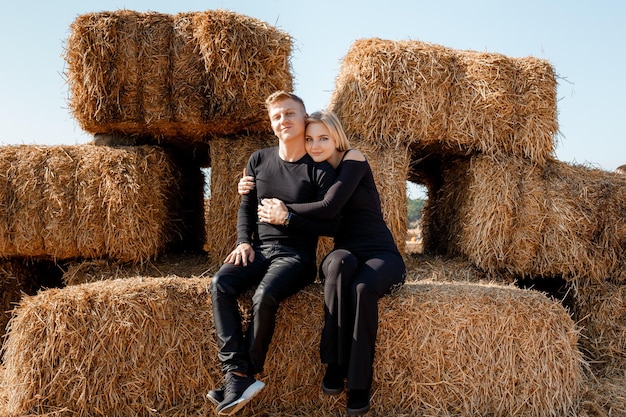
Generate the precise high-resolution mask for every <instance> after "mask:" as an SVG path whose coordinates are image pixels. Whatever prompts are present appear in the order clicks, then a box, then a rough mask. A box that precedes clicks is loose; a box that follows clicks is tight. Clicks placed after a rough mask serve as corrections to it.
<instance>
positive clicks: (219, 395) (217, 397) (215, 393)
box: [206, 387, 224, 405]
mask: <svg viewBox="0 0 626 417" xmlns="http://www.w3.org/2000/svg"><path fill="white" fill-rule="evenodd" d="M206 397H207V398H208V399H209V400H211V402H212V403H213V404H215V405H220V403H221V402H222V401H224V387H220V388H218V389H212V390H211V391H209V393H208V394H207V395H206Z"/></svg>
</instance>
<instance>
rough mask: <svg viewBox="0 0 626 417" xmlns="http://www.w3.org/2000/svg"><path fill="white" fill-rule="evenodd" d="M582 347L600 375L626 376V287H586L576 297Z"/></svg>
mask: <svg viewBox="0 0 626 417" xmlns="http://www.w3.org/2000/svg"><path fill="white" fill-rule="evenodd" d="M574 299H575V307H574V309H573V310H574V311H573V317H574V320H576V321H577V322H578V324H579V325H580V326H581V327H582V328H583V334H584V336H585V337H584V338H582V339H581V341H580V344H581V348H582V349H583V350H584V351H585V353H586V356H587V357H588V358H589V360H590V363H591V366H592V369H593V371H594V373H595V374H596V375H598V376H607V375H608V376H616V375H617V376H620V375H621V376H622V377H626V285H623V284H622V285H616V284H612V283H607V282H603V283H601V284H587V285H583V286H580V287H578V288H577V289H576V291H575V294H574Z"/></svg>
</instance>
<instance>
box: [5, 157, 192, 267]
mask: <svg viewBox="0 0 626 417" xmlns="http://www.w3.org/2000/svg"><path fill="white" fill-rule="evenodd" d="M0 160H2V162H0V164H1V165H3V166H4V167H5V168H6V169H7V170H6V171H5V172H6V174H5V175H6V176H5V177H3V181H5V184H6V185H7V187H6V190H5V192H4V195H3V196H2V197H3V200H2V203H3V207H2V209H0V216H1V217H0V224H2V225H3V227H2V232H3V233H2V234H0V241H1V242H2V243H0V248H3V249H5V250H6V252H1V253H0V256H5V257H6V256H20V257H26V258H52V259H68V258H78V257H85V258H96V257H102V256H110V257H112V258H115V259H118V260H122V261H127V262H143V261H146V260H148V259H150V258H152V257H154V256H155V255H157V254H158V253H159V251H161V250H163V249H164V248H165V246H166V245H167V244H168V243H169V241H171V240H174V239H175V237H174V232H175V225H174V219H172V218H170V216H172V215H174V216H175V213H170V206H171V204H172V203H171V202H172V200H173V198H174V196H175V194H174V193H175V192H176V190H177V187H179V183H180V178H178V176H177V173H176V172H175V169H174V166H173V163H172V161H171V160H170V158H169V157H168V155H167V154H166V153H165V152H163V151H162V150H160V149H159V148H156V147H148V146H142V147H131V148H124V149H122V148H115V149H114V148H103V147H98V146H90V145H78V146H49V147H43V146H30V145H18V146H9V147H4V148H1V149H0ZM172 217H173V216H172Z"/></svg>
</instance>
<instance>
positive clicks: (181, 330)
mask: <svg viewBox="0 0 626 417" xmlns="http://www.w3.org/2000/svg"><path fill="white" fill-rule="evenodd" d="M247 307H249V306H247ZM210 316H211V297H210V294H209V291H208V281H207V280H205V279H201V278H177V277H171V278H159V279H153V278H127V279H123V280H117V281H99V282H94V283H89V284H82V285H74V286H70V287H67V288H65V289H62V290H56V289H54V290H48V291H45V292H42V293H40V294H38V295H37V296H34V297H27V298H26V299H25V300H24V301H23V302H22V304H21V305H20V307H19V308H18V309H17V310H16V315H15V318H14V319H13V320H12V321H11V323H10V328H11V329H10V330H11V331H10V333H9V338H8V339H7V342H6V344H5V348H4V354H5V364H6V368H5V380H4V383H3V385H2V388H3V390H2V392H0V398H3V397H4V398H6V402H5V404H4V408H5V410H4V412H5V413H6V415H31V414H41V413H46V414H49V413H54V414H56V413H60V414H62V415H65V414H68V415H69V414H72V415H154V414H155V413H156V414H159V415H206V414H207V413H211V412H212V405H211V403H210V402H209V401H207V400H206V398H205V397H204V396H205V394H206V392H207V390H208V389H210V388H211V387H214V386H216V385H217V384H219V381H220V380H221V371H220V369H219V363H218V361H217V360H216V357H217V345H216V343H215V334H214V332H215V330H214V328H213V326H212V321H211V319H210ZM380 316H381V317H380V321H381V327H380V332H379V338H378V347H379V348H378V349H379V353H378V357H377V358H378V359H377V361H376V364H375V370H374V386H373V388H374V389H373V393H374V400H373V407H374V410H375V412H378V413H379V414H386V415H422V414H429V415H430V414H446V415H448V414H450V415H467V416H482V415H534V416H551V415H574V412H575V411H576V409H577V406H578V400H577V399H578V396H579V393H580V392H581V390H582V388H583V371H584V370H583V368H582V363H583V362H582V358H581V355H580V351H579V350H578V349H577V339H578V333H577V330H576V328H575V325H574V323H573V321H572V320H571V318H570V317H569V316H568V314H567V313H566V312H565V310H564V309H563V308H562V307H561V306H560V305H559V304H558V302H555V301H552V300H549V299H548V298H547V297H545V296H543V295H542V294H540V293H537V292H530V291H524V290H520V289H517V288H514V287H509V286H498V285H477V284H463V283H447V284H442V283H432V282H431V283H428V282H421V283H414V284H410V285H409V284H408V285H406V286H405V288H404V289H403V290H402V291H401V292H400V293H398V294H397V295H395V296H392V297H387V298H385V299H383V300H382V301H381V305H380ZM322 319H323V294H322V287H321V285H319V284H316V285H312V286H310V287H308V288H307V290H305V291H303V292H301V293H299V294H297V295H296V296H294V297H291V298H289V299H288V300H286V301H285V302H284V303H283V305H282V307H281V309H280V310H279V313H278V317H277V332H276V334H275V337H274V340H273V342H272V345H271V349H270V352H269V353H268V361H267V363H266V366H265V371H264V372H263V373H262V374H261V375H260V378H261V379H262V380H263V381H264V382H266V384H267V386H266V388H265V389H264V390H263V391H262V392H261V394H260V395H259V398H258V400H256V399H255V401H254V402H252V403H251V404H250V405H249V406H248V407H246V409H245V410H244V411H243V412H242V415H259V414H268V415H286V414H289V415H317V416H330V415H337V413H340V409H341V408H342V407H343V406H342V402H341V401H339V402H337V401H336V400H335V399H333V398H331V397H328V396H325V395H324V394H322V393H321V391H320V390H319V384H320V382H321V377H322V374H323V366H322V364H321V363H320V362H319V359H318V355H317V353H316V352H317V346H318V342H319V324H320V322H321V321H322ZM294 334H298V335H299V336H298V338H297V339H294V337H293V335H294ZM85 335H92V337H85ZM0 414H1V415H4V414H3V413H2V405H0Z"/></svg>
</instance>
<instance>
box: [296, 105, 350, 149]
mask: <svg viewBox="0 0 626 417" xmlns="http://www.w3.org/2000/svg"><path fill="white" fill-rule="evenodd" d="M311 123H324V125H326V127H327V128H328V131H329V132H330V136H331V137H332V138H333V139H334V140H335V147H336V148H337V150H338V151H339V152H343V151H347V150H348V149H350V142H349V141H348V137H347V136H346V132H344V130H343V126H342V125H341V122H340V121H339V118H338V117H337V115H336V114H335V113H333V112H331V111H328V110H319V111H316V112H314V113H312V114H311V115H310V116H309V117H308V118H307V119H306V125H307V126H308V125H309V124H311Z"/></svg>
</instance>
